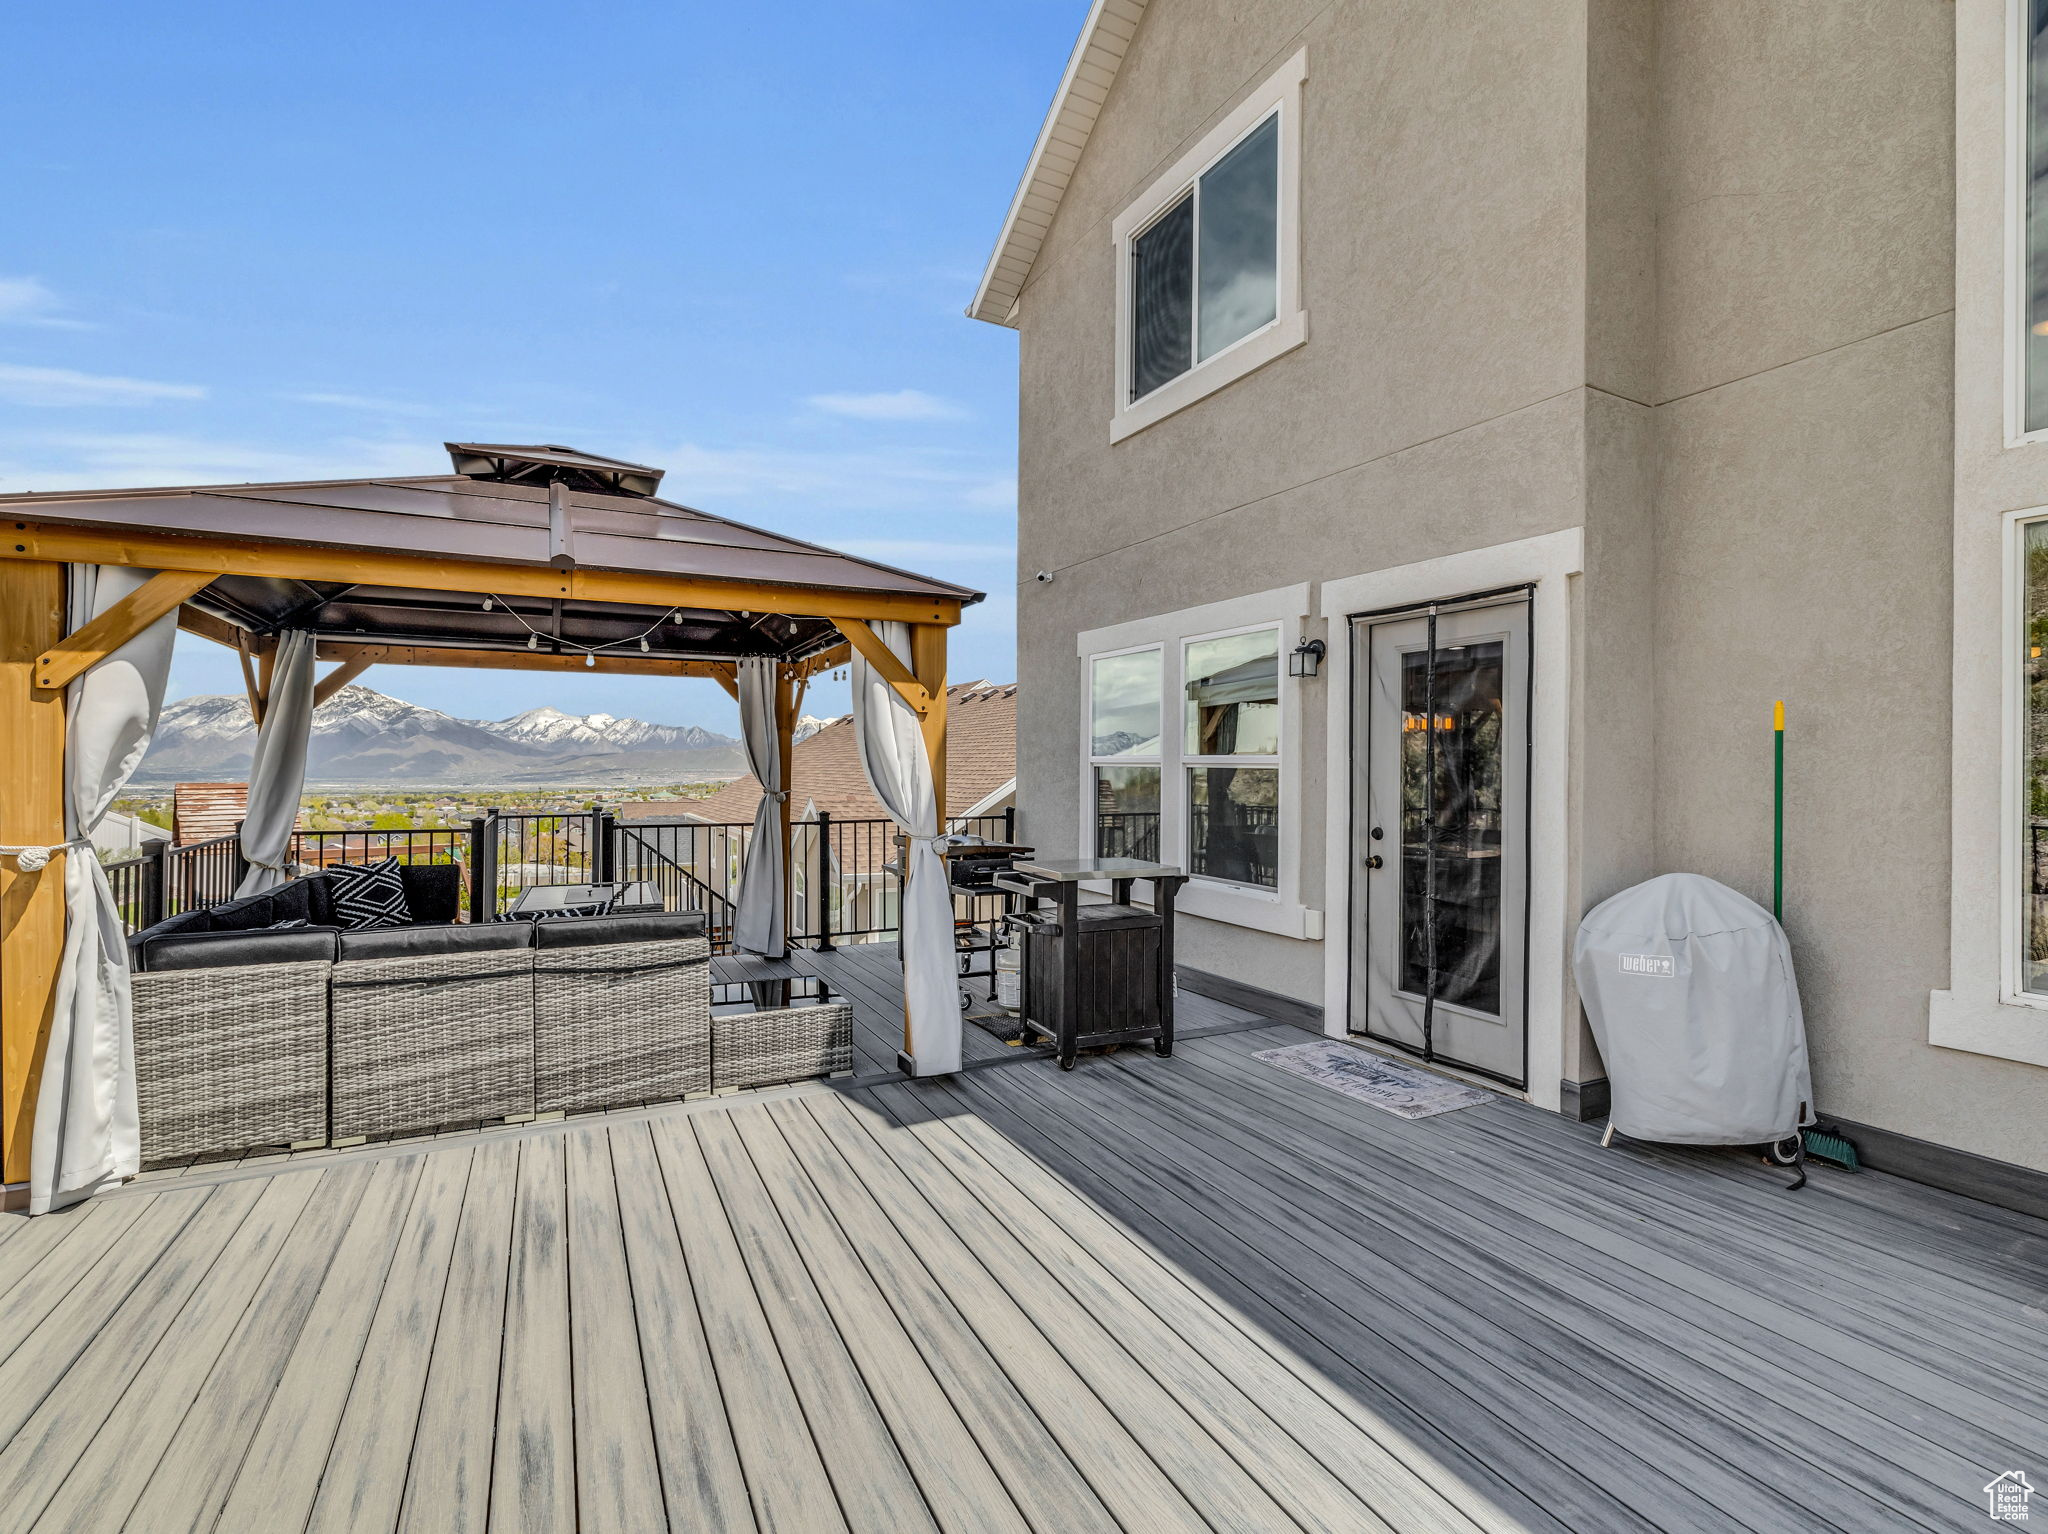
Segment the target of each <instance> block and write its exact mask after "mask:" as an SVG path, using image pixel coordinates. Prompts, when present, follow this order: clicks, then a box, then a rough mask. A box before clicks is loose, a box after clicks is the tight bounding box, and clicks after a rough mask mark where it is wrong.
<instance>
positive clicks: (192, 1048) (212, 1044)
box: [131, 960, 334, 1165]
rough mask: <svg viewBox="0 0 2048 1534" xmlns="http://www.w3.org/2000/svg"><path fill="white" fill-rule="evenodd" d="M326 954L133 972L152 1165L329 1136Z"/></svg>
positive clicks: (140, 1092) (138, 1086)
mask: <svg viewBox="0 0 2048 1534" xmlns="http://www.w3.org/2000/svg"><path fill="white" fill-rule="evenodd" d="M333 968H334V965H333V964H332V963H331V962H329V961H327V960H316V961H313V962H308V963H290V964H245V965H235V966H231V967H225V968H205V969H174V970H166V971H164V972H163V973H160V974H139V975H135V976H133V977H132V979H131V983H132V985H133V987H134V997H135V1013H134V1017H135V1096H136V1100H137V1106H138V1107H139V1109H140V1112H141V1129H142V1159H143V1162H144V1164H146V1165H155V1164H157V1163H161V1162H165V1161H174V1160H178V1159H181V1158H184V1157H189V1156H211V1155H218V1154H221V1153H222V1152H227V1151H243V1150H253V1149H255V1148H257V1147H259V1146H274V1145H293V1144H299V1143H303V1142H306V1141H311V1140H320V1141H324V1140H325V1139H326V1138H327V981H328V973H329V971H331V970H332V969H333Z"/></svg>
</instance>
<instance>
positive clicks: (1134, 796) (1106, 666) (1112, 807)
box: [1088, 649, 1160, 862]
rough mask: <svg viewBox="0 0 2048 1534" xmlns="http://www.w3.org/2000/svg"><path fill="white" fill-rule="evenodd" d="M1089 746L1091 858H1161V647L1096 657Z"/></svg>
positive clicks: (1091, 675)
mask: <svg viewBox="0 0 2048 1534" xmlns="http://www.w3.org/2000/svg"><path fill="white" fill-rule="evenodd" d="M1088 737H1089V740H1088V749H1089V759H1090V764H1091V766H1092V768H1093V770H1094V777H1095V855H1096V856H1097V857H1104V858H1139V859H1143V860H1148V861H1153V862H1156V861H1158V858H1159V762H1160V754H1159V651H1158V650H1157V649H1150V650H1134V651H1132V652H1130V653H1128V654H1124V655H1104V656H1099V657H1097V658H1096V659H1095V660H1094V661H1093V662H1092V663H1091V664H1090V668H1089V686H1088Z"/></svg>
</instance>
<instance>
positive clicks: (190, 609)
mask: <svg viewBox="0 0 2048 1534" xmlns="http://www.w3.org/2000/svg"><path fill="white" fill-rule="evenodd" d="M447 446H448V450H449V452H450V454H451V456H452V458H453V461H454V469H455V472H453V473H451V474H446V475H435V476H427V477H420V478H400V479H366V480H332V481H318V482H310V483H289V484H245V485H216V486H201V487H170V488H161V489H137V490H107V491H71V492H51V493H38V494H29V495H10V496H0V515H4V517H5V519H6V527H5V532H6V537H5V539H4V540H0V782H4V783H5V784H6V790H5V792H4V794H0V1149H4V1164H5V1177H4V1181H5V1182H6V1183H8V1184H10V1185H13V1184H19V1183H22V1182H23V1181H25V1180H28V1179H29V1178H30V1175H31V1162H32V1154H31V1147H32V1145H36V1144H38V1143H40V1142H41V1141H43V1140H46V1139H48V1138H49V1137H51V1136H54V1135H55V1134H56V1133H57V1131H56V1129H55V1128H53V1126H52V1123H51V1120H52V1119H53V1117H58V1116H62V1117H65V1118H67V1119H68V1118H69V1117H70V1116H71V1113H72V1111H73V1109H74V1108H78V1107H79V1106H80V1105H83V1108H84V1109H85V1110H87V1114H86V1116H88V1117H90V1116H91V1115H90V1111H89V1110H90V1109H91V1107H92V1106H93V1104H94V1101H95V1099H94V1093H95V1092H96V1091H97V1090H98V1088H99V1085H100V1084H99V1083H97V1082H96V1081H95V1080H93V1079H92V1077H93V1074H94V1066H93V1060H94V1058H95V1055H94V1051H95V1047H96V1046H95V1041H94V1040H93V1039H92V1038H90V1037H82V1036H81V1035H80V1030H86V1031H88V1032H89V1031H90V1030H92V1029H102V1030H104V1029H106V1028H107V1027H108V1026H109V1024H110V1021H111V1020H110V1019H109V1018H108V1017H107V1016H106V1015H105V1014H106V1012H107V1010H108V1006H109V1005H110V1004H111V1003H110V1002H109V999H108V998H109V997H110V996H111V994H112V992H113V991H119V990H120V988H121V987H122V986H124V985H125V968H123V967H122V966H123V962H124V961H123V956H122V955H121V954H120V953H119V951H118V946H119V945H118V943H112V942H110V941H109V940H108V939H107V937H106V935H105V934H104V933H102V934H100V935H99V936H98V937H97V938H96V937H95V936H94V934H93V933H92V932H91V930H90V928H91V927H92V926H93V924H94V917H95V913H96V912H104V911H108V910H110V909H111V903H110V900H109V899H108V898H107V897H105V894H104V892H105V888H106V886H105V881H104V879H103V878H100V877H98V876H97V875H96V873H94V868H96V865H92V864H90V859H91V856H92V854H91V850H90V845H89V842H87V841H86V840H85V838H86V837H87V836H88V835H89V831H90V823H91V822H93V821H96V820H97V818H98V816H99V815H100V814H101V813H103V812H104V810H105V806H106V802H107V801H109V800H111V798H112V797H113V795H114V794H115V793H116V792H118V791H119V788H120V786H121V784H122V783H124V782H125V781H126V778H127V774H128V772H129V771H131V770H132V769H133V767H134V765H135V763H136V761H138V760H139V759H140V756H141V752H142V750H143V749H146V747H147V745H148V740H149V734H150V732H151V731H152V730H153V729H154V724H155V710H156V708H157V706H158V705H159V704H160V703H161V698H162V689H163V683H164V677H165V676H166V675H167V672H168V664H169V652H170V643H171V640H172V638H173V637H174V632H175V631H177V630H182V631H184V632H186V633H191V634H197V635H200V636H203V637H205V638H207V639H210V640H213V641H216V642H218V643H220V644H223V645H226V646H228V647H229V648H231V649H233V650H235V651H236V652H237V653H238V654H239V655H240V656H241V658H242V666H243V675H244V679H245V681H246V683H247V686H248V691H249V700H250V708H251V711H252V713H253V714H254V715H255V718H256V720H257V723H258V727H259V731H260V732H261V733H260V734H259V743H258V748H257V760H256V763H255V766H254V767H253V769H252V788H251V808H250V815H249V820H248V821H247V822H246V823H245V828H244V850H245V853H246V854H247V855H248V856H249V858H250V860H251V863H252V865H254V866H255V868H256V870H257V876H259V877H267V878H273V879H274V878H281V877H282V873H281V872H278V871H275V870H276V867H277V864H278V863H279V860H281V858H282V848H283V846H284V840H283V837H281V836H275V835H274V834H273V833H274V831H275V830H276V829H277V828H279V827H282V828H283V829H284V830H285V831H286V832H288V829H289V824H290V819H291V817H290V815H289V814H285V815H283V818H282V820H281V821H280V820H279V819H278V815H277V813H276V810H277V807H276V806H272V807H270V809H271V813H269V814H268V815H266V813H265V811H266V806H265V805H264V804H263V802H262V801H263V800H264V799H265V797H266V792H265V790H266V787H268V789H269V790H270V793H269V797H270V798H273V799H277V800H280V801H281V800H282V799H283V798H285V797H288V798H289V799H290V801H291V803H292V805H294V806H295V804H296V801H297V796H298V792H299V778H300V777H301V776H302V775H303V760H304V739H303V737H304V731H305V728H306V721H307V720H309V719H310V713H311V709H312V708H313V707H314V706H316V705H317V704H318V703H319V702H321V701H323V700H324V699H325V698H327V697H328V696H330V695H331V694H332V693H333V692H335V691H336V690H337V689H339V688H340V687H342V686H343V685H345V684H346V683H347V682H348V681H349V680H351V679H353V678H354V677H356V676H358V675H360V674H361V673H362V672H363V671H365V670H366V669H368V668H370V667H372V666H385V665H400V666H404V665H413V666H471V667H480V668H491V669H513V670H536V671H559V670H572V671H573V670H594V671H604V672H625V673H635V674H641V675H648V676H676V677H683V676H700V677H710V678H712V679H714V680H716V681H717V682H718V683H719V684H720V685H722V686H723V687H724V688H725V689H726V690H727V691H728V692H729V693H731V694H732V695H733V696H734V697H735V698H736V699H737V700H738V701H739V703H740V708H741V723H742V732H743V734H744V735H745V737H746V744H747V749H748V755H749V759H750V763H751V765H752V766H753V767H754V770H755V773H756V776H758V777H759V778H760V779H761V781H762V782H763V784H764V785H767V786H768V787H770V788H771V789H773V790H777V791H776V792H772V793H770V794H769V795H768V796H766V797H764V800H763V805H762V811H761V817H760V820H759V821H758V822H757V835H756V837H755V842H756V844H757V845H759V846H764V847H765V848H766V849H768V851H767V853H766V854H764V856H763V857H762V859H761V860H760V866H758V867H757V866H756V862H755V860H754V859H752V858H750V860H749V864H748V870H747V872H748V882H749V883H751V884H752V885H753V886H754V887H755V896H754V898H753V899H751V900H748V894H747V886H746V885H743V887H742V900H743V902H746V904H747V907H748V909H747V910H746V911H744V912H743V915H742V922H743V924H744V925H745V927H746V928H747V931H746V933H745V934H743V937H742V940H743V941H748V939H749V938H751V941H750V942H749V943H748V945H749V946H756V947H761V948H762V949H763V951H779V948H780V945H781V944H782V943H783V942H784V941H785V938H784V934H785V932H786V930H787V928H786V902H787V898H788V891H789V888H790V880H789V877H788V859H789V839H790V807H789V803H788V796H787V794H786V793H784V792H780V791H779V790H780V787H781V785H782V784H784V783H786V782H787V780H788V770H789V769H788V763H789V753H790V747H791V732H792V729H793V727H794V725H795V722H796V719H797V717H798V705H799V701H800V699H801V697H802V693H803V689H804V687H805V686H806V684H807V682H808V680H809V679H810V678H811V677H812V676H813V675H815V674H816V673H818V672H819V671H822V670H825V669H828V668H831V667H836V666H839V665H844V664H850V665H851V667H852V671H853V680H854V712H855V714H856V717H857V718H860V719H864V720H865V722H866V724H867V729H866V732H865V735H864V758H865V761H866V765H867V767H868V770H869V772H870V775H871V776H872V777H874V778H875V779H876V780H877V782H876V789H877V793H878V795H879V796H880V797H881V798H882V799H883V800H884V802H885V803H887V804H889V805H890V808H891V813H892V816H894V817H895V818H896V819H897V821H898V824H899V827H900V828H901V830H902V831H903V832H904V833H905V834H906V835H907V836H908V837H909V838H910V855H909V858H908V860H907V864H906V875H907V879H906V891H905V942H904V953H905V968H906V976H905V996H906V1005H905V1013H906V1016H905V1032H904V1056H903V1061H902V1063H903V1066H904V1068H905V1070H906V1071H907V1072H909V1073H910V1074H913V1075H924V1074H937V1073H942V1072H944V1071H948V1070H952V1069H956V1068H957V1067H958V1063H959V1018H958V1013H957V1009H956V1007H955V1003H954V996H953V985H952V979H951V932H950V928H951V904H950V899H948V898H945V897H944V891H943V884H944V875H943V872H942V871H940V870H939V865H938V860H937V856H936V854H935V853H934V852H933V851H932V849H931V847H930V842H929V839H930V838H931V837H932V836H933V835H935V834H936V833H937V832H938V831H940V830H941V829H942V826H941V825H940V823H939V810H938V808H937V807H938V806H940V805H943V803H944V799H945V774H946V636H947V631H948V630H949V629H950V628H951V627H952V626H953V625H955V624H957V623H958V622H959V620H960V613H961V609H962V608H963V607H966V606H968V605H970V604H972V603H974V602H977V601H979V600H980V599H981V595H982V594H981V593H980V592H977V591H972V590H969V589H967V588H965V587H961V586H956V585H952V584H950V583H948V582H945V581H939V580H933V579H931V578H929V577H926V576H921V575H915V574H911V573H909V572H907V571H903V570H897V569H893V568H891V567H889V566H886V565H881V564H878V563H875V562H874V561H871V560H865V559H859V558H856V557H854V556H852V555H849V554H843V553H839V552H837V551H835V550H832V549H827V548H821V547H819V546H817V545H814V544H808V543H804V542H801V541H799V540H797V539H793V538H788V537H784V536H782V535H780V534H776V533H771V532H767V531H764V530H762V529H759V528H755V527H749V526H746V525H744V524H741V523H738V522H734V521H730V520H728V519H726V518H722V517H716V516H712V515H710V514H709V513H706V512H703V511H698V510H695V509H693V508H691V507H688V506H683V505H679V504H676V503H674V502H671V501H665V500H662V499H659V498H658V497H657V496H656V494H655V492H656V490H657V489H658V488H659V485H660V481H661V478H662V471H661V470H660V469H656V468H649V467H647V466H645V465H641V464H633V463H625V462H622V461H619V460H616V459H610V458H603V457H599V456H596V455H593V454H588V453H582V452H577V451H575V450H573V449H570V448H566V447H561V446H556V445H552V444H550V445H542V446H518V445H506V444H490V443H449V444H448V445H447ZM316 662H329V663H332V669H331V670H329V671H328V672H327V673H326V675H324V676H320V677H317V679H316V678H315V676H314V673H313V666H314V664H315V663H316ZM95 678H103V680H102V681H100V682H98V683H95V681H94V679H95ZM95 688H97V691H95ZM152 688H153V691H154V695H153V696H150V694H151V691H152ZM287 712H288V713H289V716H290V717H289V718H287V717H286V714H287ZM294 732H296V734H297V736H298V739H297V741H296V742H294V740H293V738H292V737H293V735H294ZM295 750H296V755H294V751H295ZM266 754H268V756H269V758H270V762H269V763H268V765H266V760H265V758H266ZM294 762H296V764H297V765H296V766H294ZM760 833H767V834H760ZM272 840H274V841H275V847H274V848H273V847H270V846H268V845H267V844H266V843H267V842H268V841H272ZM921 869H926V870H930V871H931V873H930V875H929V876H928V877H927V878H926V879H925V881H924V882H925V884H926V886H927V887H926V889H924V890H923V891H922V892H921V893H922V894H923V895H924V896H925V899H924V902H923V905H924V906H925V907H926V908H927V909H926V911H925V916H924V917H923V918H922V919H921V920H920V922H919V924H920V925H921V926H922V927H925V928H936V927H937V926H938V924H939V922H940V921H943V923H944V926H945V931H944V933H943V934H941V933H939V932H937V931H930V932H925V933H923V934H922V935H920V934H916V933H913V932H912V931H911V927H912V925H913V916H912V906H913V904H915V903H916V902H914V901H913V899H912V897H911V891H912V890H913V889H915V888H916V886H917V883H918V875H919V872H920V870H921ZM764 880H765V881H766V883H767V885H768V887H769V889H768V898H767V899H765V900H764V899H763V898H762V895H761V885H762V884H763V882H764ZM95 886H97V894H96V892H95ZM933 886H936V887H933ZM941 912H942V914H941ZM100 925H101V926H105V923H104V922H101V923H100ZM941 939H943V943H944V947H943V950H942V949H940V948H939V947H938V944H939V942H940V941H941ZM927 969H929V970H932V971H933V973H932V974H931V975H928V976H923V977H922V978H921V972H922V971H923V970H927ZM116 970H118V971H119V973H118V974H116V973H113V971H116ZM96 971H97V974H96ZM96 986H97V988H98V990H99V992H100V999H99V1001H98V1002H97V1003H96V1002H95V1000H94V992H95V988H96ZM109 988H111V990H110V989H109ZM122 995H123V1000H122V1002H121V1005H123V1006H125V992H123V993H122ZM940 1003H943V1005H941V1004H940ZM123 1015H124V1016H125V1014H123ZM116 1032H118V1029H116ZM97 1047H98V1048H99V1049H100V1051H101V1052H102V1054H103V1053H104V1051H105V1049H106V1048H108V1047H110V1046H109V1045H108V1041H107V1039H105V1038H102V1039H100V1040H99V1041H98V1045H97ZM81 1072H83V1074H84V1077H85V1078H86V1079H83V1080H75V1079H68V1078H72V1077H77V1076H78V1075H79V1074H80V1073H81ZM60 1075H61V1076H64V1077H66V1078H67V1079H66V1080H59V1079H58V1077H59V1076H60ZM39 1115H40V1118H41V1120H42V1122H43V1133H42V1134H41V1135H39V1134H38V1131H37V1129H36V1126H37V1123H38V1120H39ZM42 1180H43V1179H42V1177H41V1175H40V1173H39V1174H38V1175H37V1179H36V1181H37V1184H38V1186H40V1184H41V1182H42Z"/></svg>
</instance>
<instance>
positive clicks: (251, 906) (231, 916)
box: [211, 890, 303, 932]
mask: <svg viewBox="0 0 2048 1534" xmlns="http://www.w3.org/2000/svg"><path fill="white" fill-rule="evenodd" d="M275 904H276V902H275V901H274V900H272V899H271V895H270V891H269V890H265V891H264V892H263V893H262V894H260V895H244V896H242V897H241V898H240V899H238V900H230V901H228V902H227V903H226V904H225V905H217V906H215V907H213V912H212V914H213V926H212V928H211V930H212V931H215V932H253V931H255V930H256V929H257V928H259V927H267V926H269V925H270V924H271V923H272V922H273V921H275V920H277V918H276V917H274V916H272V915H271V914H270V911H271V907H272V906H274V905H275ZM287 914H289V915H292V916H298V915H301V914H303V913H301V912H298V911H292V912H289V913H287Z"/></svg>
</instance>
